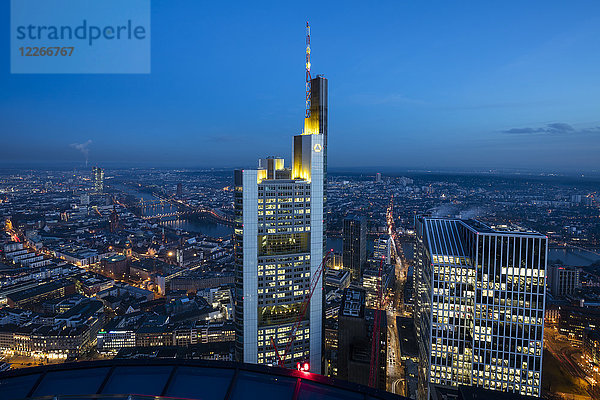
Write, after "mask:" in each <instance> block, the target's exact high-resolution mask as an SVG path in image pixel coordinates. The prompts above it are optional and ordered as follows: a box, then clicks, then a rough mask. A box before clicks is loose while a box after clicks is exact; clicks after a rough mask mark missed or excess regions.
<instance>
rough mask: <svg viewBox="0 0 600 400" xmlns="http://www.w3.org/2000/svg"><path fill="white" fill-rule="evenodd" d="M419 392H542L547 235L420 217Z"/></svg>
mask: <svg viewBox="0 0 600 400" xmlns="http://www.w3.org/2000/svg"><path fill="white" fill-rule="evenodd" d="M415 226H416V232H417V259H418V265H417V268H416V271H415V280H416V282H415V288H416V293H415V325H416V328H417V339H418V344H419V389H418V398H419V399H429V397H430V391H431V388H432V386H434V385H440V386H442V387H456V386H458V385H472V386H480V387H483V388H487V389H493V390H498V391H503V392H512V393H520V394H526V395H531V396H540V384H541V375H542V351H543V347H544V346H543V337H544V325H543V322H544V301H545V276H546V259H547V257H546V256H547V251H548V250H547V246H548V243H547V241H548V240H547V238H546V236H544V235H541V234H539V233H537V232H531V231H523V230H508V229H499V228H491V227H489V226H486V225H484V224H482V223H480V222H478V221H475V220H458V219H439V218H429V217H421V216H419V217H417V218H416V221H415Z"/></svg>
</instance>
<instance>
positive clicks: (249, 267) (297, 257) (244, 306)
mask: <svg viewBox="0 0 600 400" xmlns="http://www.w3.org/2000/svg"><path fill="white" fill-rule="evenodd" d="M307 53H309V49H307ZM308 66H309V63H307V71H308ZM307 76H308V77H309V76H310V74H309V73H307ZM307 93H310V96H307V112H306V117H305V121H304V131H303V133H302V134H301V135H297V136H294V137H293V155H292V165H291V168H286V167H285V165H284V160H283V159H282V158H276V157H269V158H265V159H261V160H259V164H258V169H256V170H248V169H246V170H237V171H235V223H236V225H235V265H236V274H235V290H236V295H235V313H234V319H235V326H236V358H237V359H238V360H239V361H243V362H249V363H258V364H274V363H277V361H278V359H277V357H278V356H277V353H279V356H281V357H282V358H283V359H284V364H285V366H286V367H293V366H295V365H296V363H297V362H302V363H304V362H309V365H310V371H311V372H316V373H320V372H321V361H322V360H321V354H322V343H323V341H322V323H323V297H322V294H321V292H322V290H321V288H322V285H323V279H322V276H321V277H320V279H319V281H318V282H317V284H316V289H315V291H314V293H315V295H314V296H312V298H311V299H310V302H309V304H308V308H307V309H306V313H305V314H304V315H301V309H302V306H303V303H304V301H305V298H306V296H307V294H308V293H309V289H310V284H311V279H316V277H315V274H316V273H317V271H318V270H319V265H320V264H321V262H322V260H323V256H324V243H325V235H324V232H325V221H324V212H323V210H324V204H325V201H326V186H325V185H326V173H327V79H325V78H324V77H322V76H317V77H316V78H314V79H309V80H308V81H307ZM321 274H322V271H321ZM297 320H300V323H299V326H298V329H297V331H296V334H295V336H294V340H293V341H292V343H291V344H290V346H289V351H288V352H287V353H286V354H282V352H283V350H284V349H285V348H286V345H287V343H288V341H289V339H290V337H291V335H290V333H291V331H292V327H293V326H294V323H295V321H297ZM274 345H275V346H274Z"/></svg>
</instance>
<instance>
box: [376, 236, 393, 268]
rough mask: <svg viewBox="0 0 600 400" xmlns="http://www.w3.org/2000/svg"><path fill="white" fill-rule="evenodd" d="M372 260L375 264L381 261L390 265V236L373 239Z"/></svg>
mask: <svg viewBox="0 0 600 400" xmlns="http://www.w3.org/2000/svg"><path fill="white" fill-rule="evenodd" d="M373 259H374V261H375V262H379V261H381V260H383V262H384V264H391V263H392V238H391V236H386V237H381V238H377V239H375V243H374V245H373Z"/></svg>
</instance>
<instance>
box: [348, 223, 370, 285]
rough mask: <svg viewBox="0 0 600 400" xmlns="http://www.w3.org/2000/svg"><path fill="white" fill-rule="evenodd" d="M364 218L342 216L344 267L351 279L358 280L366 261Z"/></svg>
mask: <svg viewBox="0 0 600 400" xmlns="http://www.w3.org/2000/svg"><path fill="white" fill-rule="evenodd" d="M365 225H366V224H365V219H364V218H362V217H357V216H348V217H346V218H344V227H343V232H342V234H343V237H344V243H343V254H342V263H343V265H344V268H345V269H347V270H348V271H350V276H351V278H352V280H353V281H356V282H360V280H361V277H362V268H363V266H364V265H365V263H366V262H367V229H366V226H365Z"/></svg>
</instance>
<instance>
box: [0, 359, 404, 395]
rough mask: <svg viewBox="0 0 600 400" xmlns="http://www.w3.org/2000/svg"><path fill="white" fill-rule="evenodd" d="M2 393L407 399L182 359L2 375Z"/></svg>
mask: <svg viewBox="0 0 600 400" xmlns="http://www.w3.org/2000/svg"><path fill="white" fill-rule="evenodd" d="M0 392H1V393H2V398H3V399H4V400H16V399H41V398H52V396H57V397H56V398H58V399H62V398H63V397H62V396H65V398H69V399H73V400H80V399H81V400H84V399H93V398H99V397H102V398H110V399H119V400H125V399H132V400H133V399H135V400H141V399H154V400H160V399H167V398H168V399H171V400H176V399H189V400H194V399H202V400H216V399H218V400H221V399H231V400H235V399H261V400H269V399H290V400H292V399H294V400H295V399H297V400H312V399H329V400H336V399H340V400H341V399H348V400H353V399H361V400H362V399H366V398H370V399H389V400H393V399H404V397H401V396H397V395H394V394H392V393H387V392H384V391H380V390H376V389H372V388H368V387H366V386H362V385H357V384H353V383H349V382H344V381H337V380H333V379H329V378H326V377H324V376H322V375H317V374H311V373H308V372H300V371H294V370H288V369H284V368H279V367H266V366H261V365H254V364H243V363H233V362H222V361H208V360H180V359H155V360H150V359H143V360H122V359H115V360H103V361H91V362H79V363H66V364H55V365H48V366H44V367H33V368H25V369H18V370H12V371H6V372H2V373H0ZM98 395H102V396H98ZM44 396H50V397H44ZM66 396H68V397H66Z"/></svg>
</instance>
